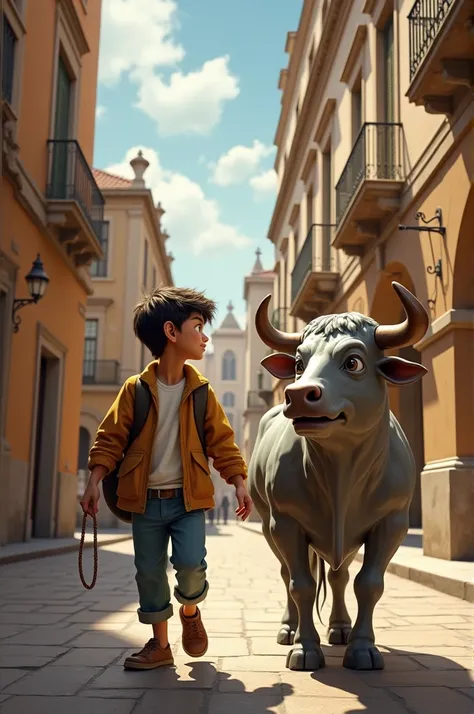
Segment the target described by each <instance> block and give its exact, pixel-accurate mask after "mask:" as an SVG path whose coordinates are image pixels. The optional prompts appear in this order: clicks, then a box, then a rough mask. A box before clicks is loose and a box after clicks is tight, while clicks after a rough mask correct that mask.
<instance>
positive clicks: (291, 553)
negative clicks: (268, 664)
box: [271, 513, 325, 671]
mask: <svg viewBox="0 0 474 714" xmlns="http://www.w3.org/2000/svg"><path fill="white" fill-rule="evenodd" d="M275 516H276V518H275V521H273V522H272V528H271V532H272V535H273V540H274V541H275V543H276V545H277V547H278V549H279V551H280V553H281V554H282V556H283V558H284V560H285V563H286V565H287V566H288V571H289V575H290V582H289V590H290V595H291V597H292V598H293V601H294V603H295V604H296V608H297V611H298V627H297V629H296V632H295V637H294V646H293V647H292V649H291V650H290V651H289V653H288V656H287V659H286V666H287V667H288V668H289V669H298V670H308V671H314V670H317V669H320V668H321V667H324V665H325V661H324V655H323V651H322V649H321V646H320V645H321V640H320V638H319V635H318V633H317V631H316V628H315V626H314V621H313V606H314V598H315V595H316V583H315V582H314V578H313V576H312V573H311V568H310V563H309V557H308V540H307V538H306V535H305V533H304V531H303V530H302V529H301V527H300V525H299V523H298V522H297V521H295V520H293V519H292V518H289V517H288V516H282V514H281V513H278V514H275Z"/></svg>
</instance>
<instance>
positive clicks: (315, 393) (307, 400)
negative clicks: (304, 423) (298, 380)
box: [285, 384, 323, 418]
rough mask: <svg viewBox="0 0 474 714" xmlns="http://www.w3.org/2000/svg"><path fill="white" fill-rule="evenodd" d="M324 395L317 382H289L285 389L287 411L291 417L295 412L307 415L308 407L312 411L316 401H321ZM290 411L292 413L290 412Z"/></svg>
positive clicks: (297, 414) (296, 414)
mask: <svg viewBox="0 0 474 714" xmlns="http://www.w3.org/2000/svg"><path fill="white" fill-rule="evenodd" d="M322 396H323V392H322V389H321V387H319V386H318V385H317V384H308V385H307V386H301V385H299V384H289V385H288V386H287V388H286V389H285V413H286V414H287V416H289V417H290V418H291V417H292V416H293V414H294V415H295V416H299V415H305V414H306V413H307V411H308V409H309V411H310V412H312V410H313V407H314V405H315V403H316V402H319V400H320V399H321V397H322ZM290 411H291V412H292V414H289V412H290Z"/></svg>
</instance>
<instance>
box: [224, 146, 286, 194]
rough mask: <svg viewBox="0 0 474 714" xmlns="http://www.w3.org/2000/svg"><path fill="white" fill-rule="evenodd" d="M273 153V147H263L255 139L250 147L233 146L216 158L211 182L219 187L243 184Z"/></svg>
mask: <svg viewBox="0 0 474 714" xmlns="http://www.w3.org/2000/svg"><path fill="white" fill-rule="evenodd" d="M274 151H275V148H274V147H273V146H265V144H263V143H262V142H261V141H258V140H257V139H255V140H254V142H253V144H252V146H243V145H242V144H239V145H237V146H233V147H232V148H231V149H229V151H227V153H225V154H222V156H220V157H219V158H218V160H217V163H216V164H215V166H213V169H214V171H213V175H212V179H211V180H212V181H213V182H214V183H216V184H218V185H219V186H230V185H232V184H238V183H243V181H246V180H247V179H248V178H249V177H250V176H252V174H253V173H255V171H257V169H258V168H259V166H260V163H261V162H262V160H263V159H265V158H267V157H268V156H271V155H272V154H273V153H274Z"/></svg>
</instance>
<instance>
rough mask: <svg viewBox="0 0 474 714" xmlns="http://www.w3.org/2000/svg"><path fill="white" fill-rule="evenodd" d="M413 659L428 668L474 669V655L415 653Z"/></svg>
mask: <svg viewBox="0 0 474 714" xmlns="http://www.w3.org/2000/svg"><path fill="white" fill-rule="evenodd" d="M413 659H414V660H416V661H417V662H419V663H420V664H421V665H423V667H427V668H428V669H437V670H443V669H467V670H473V669H474V657H472V656H471V657H452V658H451V659H447V658H446V657H436V655H426V654H414V655H413Z"/></svg>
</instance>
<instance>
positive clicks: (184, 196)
mask: <svg viewBox="0 0 474 714" xmlns="http://www.w3.org/2000/svg"><path fill="white" fill-rule="evenodd" d="M139 149H141V150H142V151H143V155H144V156H145V158H146V159H147V160H148V161H149V162H150V166H149V167H148V169H147V171H146V173H145V176H144V178H145V182H146V185H147V186H148V187H150V188H151V190H152V192H153V198H154V200H155V202H157V201H161V204H162V206H163V208H164V209H165V211H166V213H165V215H164V216H163V224H164V225H165V227H166V229H167V230H168V231H169V234H170V236H171V238H170V245H169V249H171V250H173V246H179V247H180V248H185V249H186V248H187V249H190V250H191V251H192V252H193V253H194V254H195V255H197V254H199V253H202V252H203V251H205V250H208V249H210V248H226V249H232V248H245V247H247V246H248V245H250V244H251V242H252V241H251V239H250V238H249V237H248V236H247V235H245V234H244V233H242V232H241V231H240V230H239V229H238V228H236V227H235V226H231V225H229V224H228V223H225V222H224V221H223V219H222V217H221V215H220V209H219V205H218V203H217V201H215V200H213V199H210V198H207V197H206V195H205V194H204V191H203V190H202V188H201V186H199V184H197V183H195V182H194V181H191V179H189V178H188V177H187V176H184V175H183V174H179V173H175V172H173V171H168V170H166V169H164V168H163V166H162V165H161V164H160V158H159V155H158V153H157V152H156V151H154V150H153V149H150V148H148V147H144V146H134V147H132V148H131V149H129V151H127V154H126V156H125V158H124V159H123V161H122V162H120V163H119V164H114V165H113V166H108V167H107V168H106V169H105V170H106V171H110V173H113V174H117V175H119V176H124V177H125V178H133V170H132V168H131V166H130V164H129V161H130V159H132V158H133V157H134V156H136V155H137V152H138V150H139Z"/></svg>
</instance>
